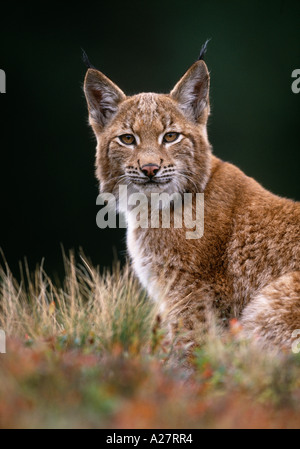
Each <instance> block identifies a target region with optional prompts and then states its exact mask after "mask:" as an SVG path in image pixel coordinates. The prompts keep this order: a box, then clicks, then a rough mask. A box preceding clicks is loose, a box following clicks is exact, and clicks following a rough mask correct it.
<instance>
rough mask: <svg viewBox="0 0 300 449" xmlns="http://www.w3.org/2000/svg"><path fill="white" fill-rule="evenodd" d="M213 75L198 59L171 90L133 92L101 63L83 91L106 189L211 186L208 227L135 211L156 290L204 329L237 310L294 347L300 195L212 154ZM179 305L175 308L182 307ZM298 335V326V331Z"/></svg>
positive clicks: (184, 320)
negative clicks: (164, 221) (151, 218)
mask: <svg viewBox="0 0 300 449" xmlns="http://www.w3.org/2000/svg"><path fill="white" fill-rule="evenodd" d="M209 82H210V76H209V72H208V69H207V66H206V64H205V62H204V61H203V59H199V60H198V61H196V62H195V63H194V64H193V65H192V66H191V67H190V68H189V70H188V71H187V72H186V73H185V74H184V75H183V77H182V78H181V79H180V80H179V82H178V83H177V84H176V85H175V87H174V88H173V90H172V91H171V92H170V93H169V94H156V93H140V94H137V95H133V96H126V95H125V94H124V93H123V91H122V90H121V89H120V88H119V87H117V86H116V85H115V84H114V83H113V82H112V81H110V80H109V79H108V78H107V77H106V76H105V75H104V74H102V73H101V72H99V71H98V70H96V69H95V68H89V69H88V71H87V74H86V77H85V82H84V92H85V96H86V100H87V105H88V111H89V123H90V125H91V127H92V129H93V131H94V133H95V136H96V139H97V154H96V176H97V178H98V180H99V181H100V190H101V191H102V192H110V193H114V194H116V195H117V191H118V186H119V184H120V183H122V184H123V185H127V187H128V189H129V190H130V191H131V192H143V193H145V194H146V195H150V194H151V193H153V192H156V193H161V192H166V193H169V194H172V193H175V192H179V193H181V194H183V193H185V192H190V193H192V194H196V193H203V194H204V218H205V221H204V234H203V236H202V237H201V238H199V239H190V240H188V239H186V232H185V231H186V229H184V227H183V228H181V229H177V228H175V227H174V226H171V227H170V228H169V229H163V228H161V227H158V228H151V227H148V228H147V229H143V228H141V227H138V226H135V224H134V223H133V222H132V221H131V220H130V213H129V214H128V216H127V221H128V230H127V247H128V252H129V256H130V259H131V261H132V265H133V268H134V271H135V273H136V275H137V276H138V278H139V280H140V282H141V284H142V285H143V286H144V287H145V288H146V290H147V291H148V294H149V296H150V297H151V298H153V299H154V300H156V301H158V300H160V299H161V298H164V301H165V304H166V306H167V308H169V309H170V310H171V311H172V313H173V314H174V316H175V317H176V319H177V321H178V322H180V323H181V325H182V326H183V327H184V329H186V330H188V331H190V332H191V333H193V332H194V333H195V329H198V328H199V327H201V326H202V328H203V329H207V328H208V327H209V323H210V322H211V317H217V319H219V320H221V321H222V322H223V323H224V326H225V327H226V324H227V323H228V322H229V321H230V319H231V318H237V319H238V320H239V321H240V323H241V326H242V329H243V332H244V334H245V335H246V336H247V337H249V338H252V337H253V338H254V339H255V341H257V342H258V343H259V344H261V345H262V346H272V347H277V348H283V347H291V344H292V340H293V338H292V333H293V331H295V329H300V231H299V224H300V203H297V202H294V201H292V200H289V199H285V198H281V197H279V196H276V195H274V194H272V193H270V192H268V191H267V190H265V189H264V188H263V187H262V186H261V185H260V184H258V183H257V182H256V181H255V180H254V179H252V178H250V177H248V176H246V175H245V174H244V173H243V172H242V171H240V170H239V169H238V168H237V167H236V166H234V165H232V164H230V163H227V162H224V161H222V160H221V159H219V158H218V157H216V156H214V155H213V154H212V148H211V145H210V143H209V140H208V135H207V120H208V117H209V114H210V103H209ZM174 311H175V312H174ZM294 334H295V333H294Z"/></svg>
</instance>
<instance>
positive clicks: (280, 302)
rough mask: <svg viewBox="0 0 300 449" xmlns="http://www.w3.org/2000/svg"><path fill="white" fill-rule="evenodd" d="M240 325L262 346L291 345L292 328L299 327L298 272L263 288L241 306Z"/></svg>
mask: <svg viewBox="0 0 300 449" xmlns="http://www.w3.org/2000/svg"><path fill="white" fill-rule="evenodd" d="M241 324H242V326H243V328H244V331H245V334H246V335H247V336H249V337H252V336H254V337H256V338H257V341H258V343H260V344H262V346H270V347H277V348H278V349H280V348H283V347H285V348H291V345H292V342H293V336H292V334H293V331H294V330H296V329H300V271H294V272H291V273H287V274H285V275H283V276H280V277H279V278H277V279H276V280H275V281H273V282H271V283H270V284H268V285H267V286H266V287H264V288H263V289H262V290H261V291H260V292H259V293H258V294H257V295H256V296H255V297H254V298H253V299H252V301H251V302H250V303H249V304H248V306H247V307H246V308H245V309H244V311H243V314H242V317H241ZM294 338H295V337H294Z"/></svg>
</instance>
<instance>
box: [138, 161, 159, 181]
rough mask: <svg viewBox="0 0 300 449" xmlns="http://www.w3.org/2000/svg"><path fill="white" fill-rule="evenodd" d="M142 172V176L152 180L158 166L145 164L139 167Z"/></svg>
mask: <svg viewBox="0 0 300 449" xmlns="http://www.w3.org/2000/svg"><path fill="white" fill-rule="evenodd" d="M141 170H142V172H143V173H144V175H146V176H148V177H149V178H152V177H153V176H154V175H156V173H157V172H158V170H159V166H158V165H156V164H146V165H143V166H142V167H141Z"/></svg>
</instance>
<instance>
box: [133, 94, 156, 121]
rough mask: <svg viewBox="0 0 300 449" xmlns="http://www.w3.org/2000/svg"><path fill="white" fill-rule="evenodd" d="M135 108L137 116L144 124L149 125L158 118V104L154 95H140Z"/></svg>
mask: <svg viewBox="0 0 300 449" xmlns="http://www.w3.org/2000/svg"><path fill="white" fill-rule="evenodd" d="M137 107H138V115H139V117H140V118H141V119H142V120H143V122H144V123H145V124H147V125H151V124H152V122H153V121H154V120H155V119H157V118H158V110H157V109H158V104H157V99H156V95H155V94H152V93H144V94H141V95H140V98H139V102H138V105H137Z"/></svg>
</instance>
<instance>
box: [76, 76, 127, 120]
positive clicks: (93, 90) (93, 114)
mask: <svg viewBox="0 0 300 449" xmlns="http://www.w3.org/2000/svg"><path fill="white" fill-rule="evenodd" d="M84 93H85V96H86V100H87V104H88V108H89V115H90V124H91V125H92V126H93V127H96V128H98V129H101V128H103V127H104V126H105V125H106V124H107V123H108V122H109V120H111V118H112V117H113V116H114V115H115V113H116V112H117V110H118V106H119V103H120V102H121V101H123V100H125V98H126V95H125V94H124V93H123V92H122V90H121V89H119V88H118V86H116V85H115V84H114V83H113V82H112V81H110V79H108V78H107V77H106V76H105V75H103V73H101V72H99V71H98V70H96V69H89V70H88V71H87V74H86V77H85V80H84Z"/></svg>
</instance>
